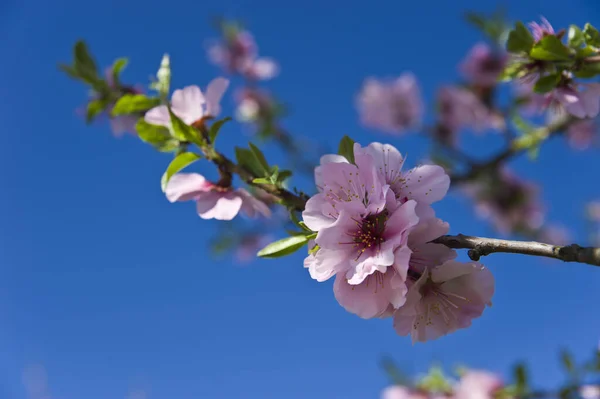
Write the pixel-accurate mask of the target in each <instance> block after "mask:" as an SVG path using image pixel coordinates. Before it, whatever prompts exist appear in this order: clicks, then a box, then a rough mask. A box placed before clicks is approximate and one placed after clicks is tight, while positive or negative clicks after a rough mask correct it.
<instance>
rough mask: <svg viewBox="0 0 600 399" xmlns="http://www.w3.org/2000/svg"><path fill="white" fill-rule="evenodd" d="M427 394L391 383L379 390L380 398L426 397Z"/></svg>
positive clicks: (419, 398) (425, 398)
mask: <svg viewBox="0 0 600 399" xmlns="http://www.w3.org/2000/svg"><path fill="white" fill-rule="evenodd" d="M428 398H429V395H427V393H425V392H419V391H416V390H413V389H410V388H407V387H404V386H401V385H392V386H389V387H387V388H385V389H384V390H383V391H382V392H381V399H428Z"/></svg>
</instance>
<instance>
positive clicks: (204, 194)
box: [165, 173, 271, 220]
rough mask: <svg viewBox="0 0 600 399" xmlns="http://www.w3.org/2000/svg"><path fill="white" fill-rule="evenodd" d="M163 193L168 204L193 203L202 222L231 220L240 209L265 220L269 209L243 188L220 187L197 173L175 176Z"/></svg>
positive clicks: (268, 214)
mask: <svg viewBox="0 0 600 399" xmlns="http://www.w3.org/2000/svg"><path fill="white" fill-rule="evenodd" d="M165 194H166V196H167V199H168V200H169V201H170V202H176V201H196V210H197V212H198V216H200V217H201V218H202V219H217V220H231V219H233V218H234V217H235V216H236V215H237V214H238V212H240V210H241V211H242V212H244V213H245V214H246V215H247V216H249V217H254V216H256V215H257V214H258V213H260V214H262V215H263V216H265V217H269V216H270V215H271V210H270V209H269V207H268V206H266V205H265V204H264V203H263V202H262V201H260V200H258V199H256V198H254V197H253V196H252V195H251V194H250V193H249V192H248V191H246V190H245V189H243V188H238V189H236V190H234V189H232V188H231V187H221V186H218V185H216V184H214V183H211V182H210V181H208V180H206V179H205V178H204V176H202V175H199V174H197V173H177V174H175V175H173V176H172V177H171V180H169V183H168V184H167V187H166V190H165Z"/></svg>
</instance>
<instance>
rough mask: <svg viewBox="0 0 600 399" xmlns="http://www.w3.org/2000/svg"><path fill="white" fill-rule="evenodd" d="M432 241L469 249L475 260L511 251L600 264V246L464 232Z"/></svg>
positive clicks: (450, 246)
mask: <svg viewBox="0 0 600 399" xmlns="http://www.w3.org/2000/svg"><path fill="white" fill-rule="evenodd" d="M432 242H434V243H436V244H442V245H445V246H447V247H448V248H452V249H469V252H468V255H469V258H471V260H475V261H477V260H479V258H480V257H482V256H486V255H489V254H492V253H510V254H521V255H531V256H543V257H546V258H554V259H559V260H562V261H564V262H579V263H587V264H590V265H595V266H600V248H592V247H580V246H579V245H577V244H571V245H565V246H560V245H551V244H544V243H541V242H535V241H512V240H500V239H496V238H485V237H472V236H466V235H463V234H459V235H456V236H451V235H446V236H441V237H439V238H437V239H435V240H433V241H432Z"/></svg>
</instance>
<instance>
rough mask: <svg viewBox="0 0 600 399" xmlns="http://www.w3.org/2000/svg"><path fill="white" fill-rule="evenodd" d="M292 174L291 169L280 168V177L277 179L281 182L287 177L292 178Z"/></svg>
mask: <svg viewBox="0 0 600 399" xmlns="http://www.w3.org/2000/svg"><path fill="white" fill-rule="evenodd" d="M290 176H292V172H291V171H289V170H280V171H279V178H278V179H277V181H278V182H279V183H282V182H284V181H286V180H287V179H289V178H290Z"/></svg>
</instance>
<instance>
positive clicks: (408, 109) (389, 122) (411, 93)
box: [356, 73, 423, 133]
mask: <svg viewBox="0 0 600 399" xmlns="http://www.w3.org/2000/svg"><path fill="white" fill-rule="evenodd" d="M356 105H357V108H358V111H359V114H360V118H361V121H362V123H363V124H364V125H365V126H368V127H371V128H375V129H380V130H381V131H383V132H386V133H402V132H403V131H404V130H406V129H409V128H415V127H417V126H418V125H419V123H420V121H421V118H422V114H423V104H422V99H421V92H420V89H419V86H418V84H417V80H416V78H415V76H414V75H413V74H412V73H404V74H402V75H400V77H398V78H397V79H395V80H378V79H376V78H372V77H371V78H367V79H366V80H365V82H364V84H363V86H362V88H361V90H360V93H359V94H358V96H357V100H356Z"/></svg>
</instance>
